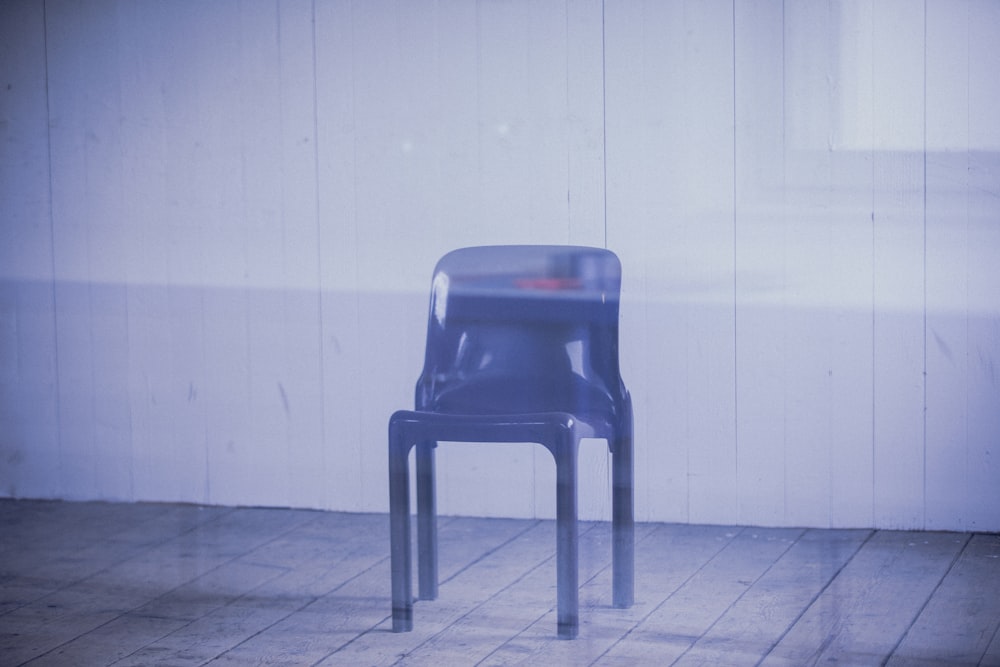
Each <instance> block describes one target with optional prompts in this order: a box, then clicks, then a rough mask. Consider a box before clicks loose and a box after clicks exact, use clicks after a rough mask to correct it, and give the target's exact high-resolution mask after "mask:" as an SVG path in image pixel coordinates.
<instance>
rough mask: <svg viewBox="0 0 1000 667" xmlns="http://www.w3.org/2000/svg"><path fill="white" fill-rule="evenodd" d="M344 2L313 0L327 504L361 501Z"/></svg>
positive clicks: (350, 101)
mask: <svg viewBox="0 0 1000 667" xmlns="http://www.w3.org/2000/svg"><path fill="white" fill-rule="evenodd" d="M350 10H351V6H350V5H349V4H348V3H333V2H329V3H317V4H316V8H315V12H316V18H315V39H316V126H317V142H318V143H319V144H320V145H321V146H322V150H319V154H318V166H317V181H318V182H317V189H318V193H317V202H318V214H319V221H318V222H319V254H320V296H321V305H322V313H321V318H322V322H321V331H322V336H323V339H322V371H323V384H322V386H323V433H324V440H325V444H324V457H325V458H324V464H323V468H322V470H323V473H324V476H325V478H326V479H325V483H324V484H325V489H324V492H325V494H326V497H327V502H328V506H329V507H337V508H344V509H345V510H348V511H357V510H361V509H364V508H365V507H364V505H363V497H362V487H363V486H364V480H362V478H361V475H360V474H359V472H360V470H361V459H362V445H363V442H362V437H361V403H362V396H361V392H360V391H358V386H357V385H358V384H359V383H360V382H361V378H362V377H363V375H362V369H363V363H364V362H365V360H364V359H363V358H362V357H361V347H360V345H361V342H360V337H361V333H360V322H359V317H358V299H359V298H360V297H359V293H358V290H359V286H360V281H359V277H360V273H359V271H360V267H359V265H358V244H359V234H360V231H359V228H358V224H359V223H358V210H357V195H356V193H355V188H354V172H355V169H356V159H355V145H354V144H355V135H354V132H355V110H354V79H355V75H354V71H353V66H354V56H353V54H352V48H353V45H354V38H353V25H352V22H351V11H350Z"/></svg>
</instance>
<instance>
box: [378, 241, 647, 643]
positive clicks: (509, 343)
mask: <svg viewBox="0 0 1000 667" xmlns="http://www.w3.org/2000/svg"><path fill="white" fill-rule="evenodd" d="M620 285H621V264H620V262H619V261H618V258H617V257H616V256H615V254H614V253H612V252H610V251H608V250H603V249H600V248H586V247H577V246H484V247H474V248H463V249H460V250H455V251H453V252H451V253H449V254H447V255H445V256H444V257H443V258H442V259H441V260H440V261H439V262H438V265H437V267H436V269H435V271H434V277H433V280H432V291H431V302H430V308H429V317H428V325H427V348H426V356H425V361H424V370H423V373H422V374H421V376H420V379H419V381H418V382H417V387H416V397H415V408H416V409H415V410H401V411H398V412H396V413H395V414H393V416H392V418H391V419H390V421H389V496H390V498H389V504H390V517H391V519H390V520H391V539H392V618H393V630H395V631H397V632H399V631H408V630H410V629H412V627H413V605H412V583H411V576H412V575H411V569H412V565H411V559H410V507H409V498H410V496H409V465H408V461H407V460H408V457H409V452H410V449H411V448H413V447H414V446H416V448H417V458H416V464H417V468H416V470H417V540H418V551H419V558H418V569H419V588H420V598H421V599H434V598H436V597H437V533H436V508H435V490H434V448H435V446H436V444H437V443H438V442H443V441H449V442H468V443H483V442H493V443H509V442H533V443H538V444H541V445H543V446H544V447H546V448H547V449H548V450H549V451H550V452H551V453H552V455H553V457H554V458H555V461H556V520H557V526H558V528H557V561H558V563H557V572H558V574H557V578H558V581H557V595H558V632H559V636H560V637H564V638H573V637H575V636H576V635H577V632H578V628H579V613H578V609H579V600H578V577H577V541H578V533H577V521H576V519H577V453H578V447H579V442H580V439H581V438H602V439H606V440H607V441H608V446H609V448H610V449H611V452H612V468H613V470H612V477H613V484H612V532H613V547H612V549H613V569H614V583H613V588H614V603H615V606H618V607H629V606H631V604H632V599H633V579H634V577H633V561H634V556H633V548H634V537H633V489H632V486H633V484H632V479H633V470H632V468H633V464H632V460H633V457H632V403H631V398H630V397H629V394H628V391H627V390H626V389H625V385H624V383H623V382H622V379H621V375H620V372H619V365H618V301H619V292H620Z"/></svg>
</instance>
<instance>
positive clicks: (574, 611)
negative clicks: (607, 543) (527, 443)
mask: <svg viewBox="0 0 1000 667" xmlns="http://www.w3.org/2000/svg"><path fill="white" fill-rule="evenodd" d="M578 446H579V443H578V441H577V440H576V438H575V437H566V438H563V442H561V443H559V446H558V447H557V448H556V451H557V452H558V453H557V454H556V595H557V597H558V611H557V616H558V618H557V621H558V631H559V638H560V639H574V638H575V637H576V636H577V634H578V633H579V630H580V587H579V578H578V577H579V574H578V567H579V535H578V529H577V521H576V517H577V481H576V477H577V469H576V468H577V452H578Z"/></svg>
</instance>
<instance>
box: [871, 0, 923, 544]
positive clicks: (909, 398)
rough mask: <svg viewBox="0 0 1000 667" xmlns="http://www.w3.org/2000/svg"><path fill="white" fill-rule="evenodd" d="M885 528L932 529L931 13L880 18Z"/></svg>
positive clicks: (878, 243)
mask: <svg viewBox="0 0 1000 667" xmlns="http://www.w3.org/2000/svg"><path fill="white" fill-rule="evenodd" d="M872 45H873V53H872V71H873V81H872V89H873V96H872V108H873V116H872V127H873V138H874V144H875V145H874V149H875V152H874V183H873V186H874V197H873V205H874V223H875V238H874V249H875V264H874V267H875V276H874V279H875V282H874V301H875V303H874V305H875V322H874V325H875V326H874V335H875V356H874V363H875V373H874V390H875V414H874V417H875V421H874V429H875V441H874V446H875V449H874V456H875V458H874V464H875V468H874V470H875V478H874V488H875V521H876V524H877V525H880V526H886V527H895V528H918V527H920V526H922V525H923V522H924V465H925V449H924V415H923V405H924V381H923V372H924V335H923V334H924V324H923V312H924V232H923V223H924V221H923V196H924V187H925V183H924V176H923V147H924V134H923V131H924V111H923V109H924V15H923V12H922V11H920V12H916V11H912V7H911V6H910V5H909V4H908V3H905V2H879V3H876V4H875V5H874V6H873V15H872Z"/></svg>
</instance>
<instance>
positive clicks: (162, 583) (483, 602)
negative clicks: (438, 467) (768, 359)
mask: <svg viewBox="0 0 1000 667" xmlns="http://www.w3.org/2000/svg"><path fill="white" fill-rule="evenodd" d="M609 538H610V528H609V526H608V525H607V524H603V523H595V524H585V525H584V526H583V527H582V529H581V543H580V553H581V562H580V567H581V572H580V581H581V596H580V600H581V617H582V618H581V628H580V637H579V639H577V640H575V641H560V640H558V639H556V638H555V630H556V621H555V611H554V604H555V563H554V545H555V526H554V524H553V523H552V522H548V521H522V520H496V519H464V518H446V519H442V520H441V527H440V539H441V545H440V556H441V579H442V585H441V591H440V597H439V599H438V600H435V601H421V602H417V603H416V605H415V606H414V614H415V622H414V626H415V627H414V631H413V632H411V633H404V634H393V633H391V632H390V631H389V630H388V628H389V620H388V619H389V558H388V556H389V545H388V518H387V517H386V516H384V515H362V514H337V513H327V512H309V511H294V510H272V509H232V508H217V507H195V506H189V505H157V504H104V503H54V502H25V501H9V500H4V501H0V665H4V666H7V665H20V664H31V665H73V666H74V667H77V666H82V665H203V664H212V665H252V664H269V665H270V664H273V665H315V664H319V665H353V666H357V667H360V666H363V665H388V664H406V665H422V664H426V665H438V666H440V665H474V664H485V665H507V664H530V665H558V664H565V665H588V664H597V665H645V664H651V665H667V664H678V665H755V664H764V665H812V664H827V663H836V664H847V665H878V664H886V663H887V664H890V665H1000V634H998V626H1000V536H998V535H990V534H967V533H908V532H890V531H869V530H800V529H760V528H736V527H725V526H722V527H720V526H686V525H673V524H642V525H640V526H638V529H637V536H636V538H637V545H636V604H635V606H634V607H633V608H631V609H627V610H619V609H613V608H611V606H610V599H611V572H610V567H609V559H610V548H609Z"/></svg>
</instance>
